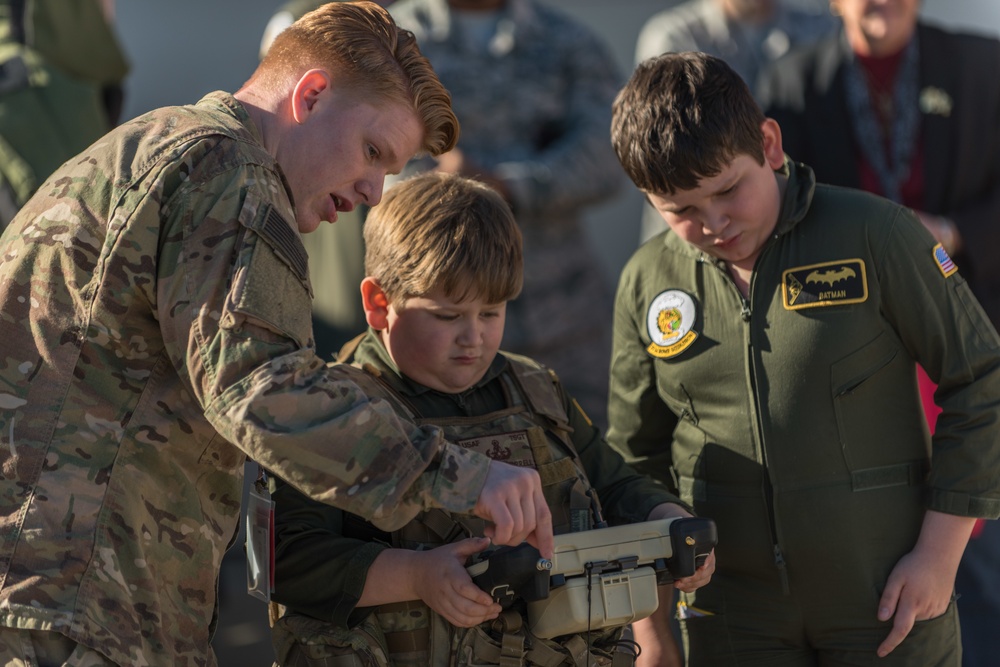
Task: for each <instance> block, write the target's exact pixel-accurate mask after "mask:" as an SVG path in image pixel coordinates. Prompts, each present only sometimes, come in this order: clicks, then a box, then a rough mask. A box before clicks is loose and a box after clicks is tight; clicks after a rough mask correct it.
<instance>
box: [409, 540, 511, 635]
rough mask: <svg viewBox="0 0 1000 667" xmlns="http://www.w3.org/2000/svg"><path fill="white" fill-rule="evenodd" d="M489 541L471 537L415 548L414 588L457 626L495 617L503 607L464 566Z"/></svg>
mask: <svg viewBox="0 0 1000 667" xmlns="http://www.w3.org/2000/svg"><path fill="white" fill-rule="evenodd" d="M489 545H490V541H489V540H488V539H487V538H485V537H473V538H469V539H467V540H461V541H460V542H454V543H452V544H446V545H445V546H443V547H437V548H436V549H431V550H429V551H419V552H415V554H414V555H415V557H416V558H417V559H418V560H417V577H416V581H415V582H414V588H415V590H416V592H417V594H418V595H419V596H420V599H421V600H423V601H424V602H425V603H426V604H427V606H428V607H430V608H431V609H433V610H434V611H436V612H437V613H439V614H441V615H442V616H443V617H444V618H445V620H446V621H448V622H449V623H451V624H452V625H454V626H456V627H460V628H471V627H472V626H475V625H479V624H480V623H482V622H484V621H490V620H492V619H494V618H496V617H497V616H498V615H499V614H500V611H501V610H502V607H500V605H498V604H497V603H495V602H494V601H493V598H491V597H490V596H489V595H488V594H487V593H486V592H485V591H483V590H482V589H480V588H479V587H478V586H476V585H475V584H474V583H472V578H471V577H469V573H468V572H467V571H466V569H465V562H466V560H467V559H468V558H469V556H471V555H473V554H476V553H479V552H480V551H482V550H483V549H485V548H486V547H488V546H489Z"/></svg>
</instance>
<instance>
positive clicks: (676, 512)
mask: <svg viewBox="0 0 1000 667" xmlns="http://www.w3.org/2000/svg"><path fill="white" fill-rule="evenodd" d="M690 516H694V515H693V514H691V513H690V512H688V511H687V510H686V509H684V508H683V507H681V506H680V505H677V504H675V503H661V504H659V505H657V506H656V507H654V508H653V509H651V510H650V511H649V515H648V516H647V517H646V520H647V521H657V520H659V519H683V518H685V517H690ZM713 574H715V549H712V552H711V553H710V554H708V558H706V559H705V562H704V563H702V564H701V566H700V567H699V568H698V569H697V570H695V572H694V574H692V575H691V576H690V577H684V578H683V579H677V580H675V581H674V588H676V589H677V590H679V591H684V592H685V593H693V592H694V591H696V590H698V589H699V588H701V587H702V586H704V585H705V584H707V583H708V582H710V581H711V580H712V575H713Z"/></svg>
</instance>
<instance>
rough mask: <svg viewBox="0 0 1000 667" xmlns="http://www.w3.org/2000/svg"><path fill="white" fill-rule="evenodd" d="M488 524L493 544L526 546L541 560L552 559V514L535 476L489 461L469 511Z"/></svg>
mask: <svg viewBox="0 0 1000 667" xmlns="http://www.w3.org/2000/svg"><path fill="white" fill-rule="evenodd" d="M472 511H473V514H475V515H476V516H478V517H480V518H482V519H486V520H488V521H492V522H493V525H492V526H490V527H488V528H487V529H486V535H487V536H488V537H490V538H492V539H493V542H494V543H496V544H507V545H511V546H516V545H518V544H520V543H521V542H528V543H529V544H531V545H532V546H534V547H535V548H536V549H538V551H539V553H540V554H541V555H542V557H543V558H552V554H553V549H554V548H555V544H554V542H553V539H552V513H551V512H549V506H548V504H546V502H545V497H544V496H543V495H542V483H541V480H540V479H539V477H538V472H537V471H535V470H533V469H532V468H520V467H517V466H512V465H509V464H507V463H500V462H499V461H491V462H490V469H489V472H488V473H487V474H486V484H485V485H484V486H483V490H482V491H481V492H480V494H479V500H478V501H477V502H476V506H475V508H474V509H473V510H472Z"/></svg>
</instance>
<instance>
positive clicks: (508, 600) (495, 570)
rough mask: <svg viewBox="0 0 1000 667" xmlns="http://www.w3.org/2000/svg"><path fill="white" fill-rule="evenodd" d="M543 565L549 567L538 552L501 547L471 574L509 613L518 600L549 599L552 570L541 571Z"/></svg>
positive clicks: (529, 548) (524, 546) (471, 568)
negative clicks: (550, 572) (508, 608)
mask: <svg viewBox="0 0 1000 667" xmlns="http://www.w3.org/2000/svg"><path fill="white" fill-rule="evenodd" d="M540 562H542V563H549V561H544V560H543V559H542V556H541V554H539V553H538V549H536V548H535V547H533V546H531V545H530V544H528V543H527V542H524V543H522V544H520V545H518V546H516V547H500V548H499V549H497V550H496V551H493V552H492V553H490V555H489V557H488V558H486V559H485V560H483V561H480V562H479V563H476V564H474V565H471V566H469V568H468V570H469V574H470V575H471V576H472V581H473V582H475V584H476V585H477V586H479V587H480V588H481V589H483V590H484V591H486V592H487V593H489V594H490V595H491V596H492V597H493V599H494V600H495V601H496V602H497V604H499V605H500V606H502V607H503V608H504V609H506V608H507V607H509V606H510V605H511V604H513V602H514V600H515V599H517V598H521V599H522V600H525V601H527V602H534V601H536V600H544V599H545V598H547V597H548V596H549V569H539V563H540ZM549 568H551V563H549Z"/></svg>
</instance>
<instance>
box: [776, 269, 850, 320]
mask: <svg viewBox="0 0 1000 667" xmlns="http://www.w3.org/2000/svg"><path fill="white" fill-rule="evenodd" d="M781 292H782V299H783V301H784V304H785V309H786V310H799V309H801V308H822V307H825V306H843V305H846V304H849V303H861V302H863V301H866V300H867V299H868V276H867V274H866V272H865V263H864V260H861V259H842V260H838V261H835V262H823V263H822V264H810V265H809V266H797V267H795V268H792V269H787V270H786V271H785V272H784V273H783V274H782V276H781Z"/></svg>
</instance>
